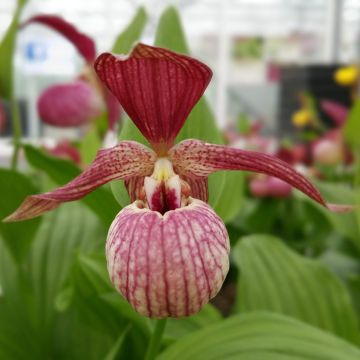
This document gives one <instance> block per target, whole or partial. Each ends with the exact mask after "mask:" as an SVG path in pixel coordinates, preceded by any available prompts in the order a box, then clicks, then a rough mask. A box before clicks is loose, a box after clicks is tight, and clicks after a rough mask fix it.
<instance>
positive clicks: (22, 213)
mask: <svg viewBox="0 0 360 360" xmlns="http://www.w3.org/2000/svg"><path fill="white" fill-rule="evenodd" d="M95 71H96V72H97V74H98V76H99V78H100V79H101V80H102V81H103V83H104V84H105V85H106V86H107V87H108V88H109V90H110V91H111V92H112V93H113V94H114V95H115V96H116V97H117V99H118V100H119V102H120V103H121V105H122V106H123V108H124V109H125V111H126V112H127V114H128V115H129V117H130V118H131V119H132V120H133V122H134V123H135V125H136V126H137V127H138V129H139V130H140V131H141V133H142V134H143V135H144V136H145V138H146V139H147V140H148V141H149V143H150V144H151V147H152V149H150V148H148V147H146V146H144V145H141V144H139V143H137V142H134V141H121V142H120V143H119V144H118V145H116V146H114V147H112V148H108V149H103V150H100V151H99V153H98V154H97V156H96V158H95V160H94V162H93V163H92V164H91V165H90V166H89V167H88V168H87V169H86V170H85V171H84V172H83V173H82V174H81V175H79V176H78V177H76V178H75V179H74V180H72V181H71V182H69V183H68V184H66V185H64V186H62V187H60V188H58V189H56V190H54V191H50V192H47V193H44V194H39V195H32V196H29V197H27V198H26V199H25V201H24V202H23V203H22V204H21V205H20V207H19V208H18V209H17V210H16V211H15V212H14V213H13V214H12V215H10V216H9V217H8V218H7V219H6V220H7V221H19V220H25V219H30V218H32V217H35V216H38V215H40V214H43V213H44V212H46V211H49V210H52V209H55V208H56V207H58V206H59V205H60V204H61V203H63V202H66V201H73V200H77V199H80V198H82V197H84V196H85V195H87V194H89V193H90V192H91V191H92V190H94V189H96V188H97V187H99V186H101V185H103V184H105V183H107V182H109V181H111V180H115V179H123V180H125V184H126V187H127V190H128V192H129V195H130V198H131V201H132V203H131V204H130V205H128V206H126V207H125V208H123V209H122V210H121V211H120V212H119V214H118V215H117V216H116V218H115V220H114V221H113V223H112V225H111V227H110V230H109V233H108V237H107V242H106V257H107V266H108V271H109V275H110V278H111V281H112V283H113V284H114V286H115V287H116V289H117V290H118V291H119V292H120V293H121V294H122V295H123V296H124V297H125V298H126V299H127V300H128V301H129V302H130V304H131V305H132V306H133V308H134V309H135V310H136V311H138V312H139V313H141V314H144V315H146V316H149V317H154V318H163V317H167V316H173V317H180V316H188V315H191V314H194V313H196V312H198V311H199V310H200V309H201V308H202V307H203V306H204V305H205V304H206V303H207V302H208V301H209V300H210V299H211V298H212V297H214V296H215V295H216V293H217V292H218V291H219V289H220V288H221V286H222V283H223V281H224V279H225V276H226V274H227V272H228V269H229V257H228V254H229V237H228V234H227V231H226V227H225V225H224V223H223V222H222V220H221V219H220V218H219V216H217V215H216V213H215V212H214V210H213V209H211V207H210V206H209V205H208V204H207V199H208V187H207V178H208V176H209V175H210V174H211V173H213V172H216V171H220V170H243V171H253V172H258V173H263V174H267V175H270V176H274V177H277V178H279V179H281V180H283V181H285V182H287V183H288V184H290V185H291V186H293V187H295V188H297V189H299V190H300V191H302V192H304V193H305V194H306V195H308V196H309V197H310V198H312V199H313V200H315V201H316V202H318V203H320V204H321V205H323V206H325V207H327V208H329V209H332V210H335V211H345V210H347V209H349V206H346V205H329V204H327V203H326V202H325V201H324V199H323V198H322V196H321V195H320V193H319V191H318V190H317V189H316V188H315V187H314V186H313V185H312V184H311V183H310V182H309V181H308V180H307V179H306V178H305V177H303V176H302V175H301V174H299V173H298V172H296V171H295V170H294V169H293V168H292V167H291V166H290V165H289V164H287V163H285V162H283V161H281V160H280V159H277V158H276V157H274V156H271V155H267V154H263V153H260V152H255V151H246V150H241V149H235V148H231V147H228V146H225V145H215V144H210V143H206V142H203V141H200V140H196V139H190V140H184V141H182V142H180V143H179V144H177V145H174V142H175V138H176V136H177V134H178V133H179V131H180V129H181V128H182V126H183V124H184V122H185V120H186V118H187V117H188V115H189V113H190V111H191V110H192V108H193V107H194V105H195V104H196V103H197V102H198V100H199V99H200V97H201V96H202V95H203V93H204V91H205V89H206V87H207V85H208V84H209V82H210V79H211V76H212V72H211V70H210V68H209V67H207V66H206V65H205V64H203V63H201V62H200V61H198V60H195V59H193V58H191V57H188V56H185V55H181V54H177V53H174V52H172V51H169V50H166V49H162V48H158V47H152V46H147V45H143V44H139V45H137V46H136V47H135V48H134V49H133V50H132V52H131V53H130V55H128V56H121V55H113V54H110V53H104V54H102V55H100V56H99V57H98V58H97V60H96V61H95Z"/></svg>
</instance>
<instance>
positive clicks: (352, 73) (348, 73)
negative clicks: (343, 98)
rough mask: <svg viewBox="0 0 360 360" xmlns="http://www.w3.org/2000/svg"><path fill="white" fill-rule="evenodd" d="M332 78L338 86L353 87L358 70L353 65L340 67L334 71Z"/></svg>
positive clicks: (357, 76)
mask: <svg viewBox="0 0 360 360" xmlns="http://www.w3.org/2000/svg"><path fill="white" fill-rule="evenodd" d="M334 78H335V81H336V82H337V83H338V84H339V85H343V86H351V85H354V84H355V83H356V82H357V80H358V78H359V69H358V67H357V66H355V65H350V66H344V67H341V68H340V69H338V70H336V71H335V75H334Z"/></svg>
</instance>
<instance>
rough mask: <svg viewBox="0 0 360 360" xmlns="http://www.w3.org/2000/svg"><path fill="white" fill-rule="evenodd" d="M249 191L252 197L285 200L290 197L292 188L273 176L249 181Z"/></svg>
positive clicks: (258, 177)
mask: <svg viewBox="0 0 360 360" xmlns="http://www.w3.org/2000/svg"><path fill="white" fill-rule="evenodd" d="M249 190H250V193H251V195H252V196H254V197H260V198H261V197H273V198H286V197H289V196H290V195H291V192H292V187H291V186H290V185H289V184H288V183H286V182H285V181H282V180H280V179H278V178H276V177H273V176H264V175H260V176H256V177H254V178H252V179H251V180H250V183H249Z"/></svg>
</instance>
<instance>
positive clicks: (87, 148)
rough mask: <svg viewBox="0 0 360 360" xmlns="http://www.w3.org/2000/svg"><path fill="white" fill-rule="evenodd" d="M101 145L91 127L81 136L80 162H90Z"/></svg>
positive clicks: (94, 129)
mask: <svg viewBox="0 0 360 360" xmlns="http://www.w3.org/2000/svg"><path fill="white" fill-rule="evenodd" d="M100 147H101V139H100V137H99V135H98V131H97V129H96V128H95V127H92V128H91V129H90V130H89V131H88V132H87V133H86V134H85V136H84V137H83V138H82V140H81V142H80V154H81V159H82V162H83V163H84V164H86V165H88V164H90V163H91V162H92V161H93V160H94V159H95V156H96V153H97V152H98V150H99V149H100Z"/></svg>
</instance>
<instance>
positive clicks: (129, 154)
mask: <svg viewBox="0 0 360 360" xmlns="http://www.w3.org/2000/svg"><path fill="white" fill-rule="evenodd" d="M155 159H156V155H155V153H154V152H153V151H152V150H150V149H148V148H147V147H145V146H144V145H141V144H139V143H137V142H135V141H123V142H121V143H119V144H118V145H117V146H114V147H113V148H109V149H103V150H100V151H99V152H98V154H97V156H96V158H95V160H94V161H93V163H92V164H91V165H90V166H89V167H88V168H87V169H86V170H85V171H84V172H83V173H82V174H80V175H79V176H78V177H76V178H75V179H74V180H72V181H70V182H69V183H68V184H66V185H64V186H62V187H60V188H58V189H55V190H53V191H50V192H47V193H44V194H39V195H31V196H28V197H27V198H26V199H25V200H24V202H23V203H22V204H21V205H20V207H19V208H18V209H17V210H16V211H15V212H14V213H13V214H11V215H10V216H8V217H7V218H6V219H5V220H4V221H20V220H26V219H30V218H33V217H36V216H39V215H41V214H43V213H44V212H46V211H49V210H52V209H54V208H56V207H57V206H58V205H60V204H61V203H63V202H66V201H73V200H77V199H80V198H82V197H84V196H85V195H87V194H89V193H90V192H91V191H93V190H95V189H96V188H97V187H99V186H101V185H103V184H105V183H107V182H109V181H111V180H115V179H125V180H126V179H129V178H131V177H134V176H146V175H150V174H151V173H152V171H153V167H154V163H155Z"/></svg>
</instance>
